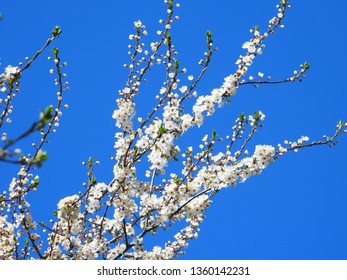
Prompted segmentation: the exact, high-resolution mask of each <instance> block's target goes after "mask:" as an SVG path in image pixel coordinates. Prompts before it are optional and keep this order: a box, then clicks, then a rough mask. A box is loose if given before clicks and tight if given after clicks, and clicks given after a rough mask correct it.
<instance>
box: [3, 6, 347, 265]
mask: <svg viewBox="0 0 347 280" xmlns="http://www.w3.org/2000/svg"><path fill="white" fill-rule="evenodd" d="M180 4H181V8H179V10H178V11H177V13H178V15H179V16H180V20H179V21H178V22H177V23H176V25H175V27H174V29H173V31H172V36H173V40H174V44H175V46H176V49H177V50H178V52H179V59H180V64H181V65H183V66H184V67H186V68H187V69H188V71H191V73H192V74H194V73H198V72H197V71H198V70H199V68H198V65H197V62H198V61H199V59H200V58H202V54H203V51H204V46H205V32H206V30H207V29H210V30H211V31H212V32H213V36H214V43H215V45H216V46H218V47H219V51H218V52H216V53H215V54H214V56H213V61H212V64H211V67H210V69H209V70H208V72H207V74H206V77H205V79H204V80H203V81H202V82H201V84H200V86H199V88H198V92H199V93H201V94H206V93H208V92H209V91H210V90H212V89H213V88H215V87H219V86H220V85H221V83H222V81H223V78H224V77H225V76H227V75H229V74H230V73H232V72H233V71H235V69H236V66H235V64H234V62H235V61H236V59H237V58H238V56H239V55H240V54H242V49H241V45H242V43H243V42H245V41H247V40H248V39H249V38H250V33H249V29H250V28H252V27H254V26H255V25H259V26H260V30H265V28H266V27H267V23H268V20H269V19H270V18H271V17H272V16H274V15H275V14H276V13H277V12H276V8H275V6H276V4H277V1H276V0H274V1H272V0H265V1H255V0H248V1H228V0H218V1H207V0H202V1H181V2H180ZM291 4H292V9H290V10H289V12H288V13H287V16H286V18H285V20H284V24H285V28H284V29H283V30H282V29H281V30H279V31H278V32H277V33H276V35H275V36H271V37H270V38H268V40H267V41H266V48H265V50H264V53H263V55H261V56H260V57H259V58H258V59H257V60H256V62H255V63H254V65H253V67H252V69H251V70H250V72H249V74H253V75H256V73H258V72H259V71H261V72H264V73H265V75H271V76H272V77H273V79H281V78H286V77H288V76H290V75H291V74H292V72H293V70H295V69H297V70H298V69H299V65H300V64H301V63H303V62H304V61H308V62H309V63H310V65H311V69H310V71H309V72H308V73H307V78H306V79H305V80H304V81H303V82H302V83H293V84H281V85H274V86H263V87H260V88H259V89H254V88H253V87H251V86H250V87H242V88H240V90H239V91H238V93H237V95H236V96H235V97H234V99H233V100H232V102H231V104H229V105H228V106H226V107H224V108H223V109H222V110H220V111H218V112H217V113H216V114H215V115H214V116H213V117H212V118H210V119H208V120H206V122H205V124H206V127H205V128H203V129H201V130H194V133H196V134H194V135H193V137H192V139H199V138H202V136H203V135H204V134H205V133H206V132H209V131H211V129H216V130H217V133H219V134H220V135H225V134H227V133H228V129H229V130H230V128H231V126H232V125H233V121H234V119H235V118H236V117H237V116H238V115H239V114H240V113H242V112H245V113H246V114H252V113H253V112H254V111H255V110H261V111H263V112H264V113H265V114H266V116H267V118H266V121H265V126H264V128H263V129H262V130H260V131H259V133H258V134H257V135H256V136H255V138H254V139H253V141H252V142H251V143H250V144H251V146H250V148H249V150H252V148H251V147H252V145H253V146H254V145H255V144H272V145H276V144H277V143H283V141H284V140H285V139H288V140H296V139H298V138H300V137H301V136H302V135H307V136H309V137H310V138H311V139H312V140H315V139H317V140H320V139H321V137H322V135H324V134H327V135H329V134H333V133H334V128H335V125H336V123H337V121H339V120H340V119H343V120H345V121H347V111H346V108H347V106H346V105H347V97H346V93H347V91H346V89H347V84H346V82H345V80H346V77H345V73H346V71H345V63H346V61H347V53H346V50H345V46H346V43H347V39H346V30H347V24H346V21H345V20H344V18H345V14H344V11H345V8H346V4H345V2H344V1H342V0H338V1H334V2H329V3H326V2H322V1H314V2H313V1H292V3H291ZM165 10H166V8H165V5H164V4H163V3H162V1H161V0H157V1H154V0H153V1H139V0H133V1H110V0H107V1H67V0H61V1H50V0H34V1H9V0H3V1H1V5H0V11H1V12H2V13H3V15H4V19H3V21H2V22H1V23H0V34H1V44H0V58H1V63H2V67H5V66H7V65H8V64H11V65H16V64H17V63H18V62H19V61H23V60H24V57H26V56H29V57H30V56H32V55H33V54H34V53H35V51H37V50H38V49H39V48H40V47H41V46H42V45H43V43H44V42H45V40H46V39H47V38H48V37H49V36H50V33H51V30H52V28H53V27H54V26H55V25H60V26H61V28H62V30H63V33H62V35H61V36H60V38H59V39H58V40H57V41H56V42H55V43H54V45H56V46H57V47H58V48H59V49H60V53H61V57H62V58H63V60H66V61H67V62H68V67H67V68H66V72H67V74H68V79H67V80H68V81H69V83H70V87H71V90H70V91H69V92H68V93H67V94H66V96H65V102H66V103H68V104H69V109H68V110H67V111H64V115H63V117H62V119H61V126H60V127H59V128H58V132H57V134H56V135H53V136H51V138H50V140H51V142H50V144H49V145H48V146H46V149H47V151H48V153H49V157H50V158H49V160H48V161H47V162H46V163H45V164H44V167H43V168H42V169H40V170H38V172H37V173H38V174H39V175H40V182H41V183H40V187H39V190H38V192H37V193H36V194H35V195H34V196H32V197H30V201H31V204H32V206H33V214H34V215H35V218H36V219H37V220H47V219H49V218H50V213H52V211H53V210H54V209H55V208H56V203H57V202H58V201H59V199H61V198H62V197H65V196H67V195H72V194H74V193H77V192H78V191H79V190H80V189H81V186H82V183H83V182H84V181H86V169H85V167H83V166H82V165H81V162H82V161H86V160H87V159H88V157H89V156H93V158H94V159H96V160H99V161H100V162H101V165H100V166H98V167H97V168H96V177H97V178H98V179H99V180H100V181H105V182H109V181H110V180H111V179H112V162H111V160H110V157H111V156H112V155H114V149H113V144H114V138H113V136H114V133H115V132H116V127H115V125H114V120H113V119H112V118H111V115H112V112H113V110H114V109H115V106H116V103H115V99H116V98H117V97H118V96H117V91H118V89H121V88H123V87H124V84H125V81H126V76H127V71H126V70H125V69H123V68H122V65H123V64H124V63H128V62H129V57H128V55H127V51H128V49H127V45H128V44H129V41H128V35H129V34H130V33H131V32H133V21H134V20H138V19H141V21H142V22H143V23H144V24H145V25H146V27H147V30H148V32H149V36H148V37H149V39H151V38H154V40H156V39H157V37H156V35H155V33H156V30H157V29H158V28H159V24H158V19H159V18H163V17H165V16H166V12H165ZM48 55H50V54H49V53H46V54H45V55H43V56H42V57H41V58H40V59H39V60H38V61H37V63H35V65H33V66H32V68H31V69H30V71H27V72H26V73H25V75H24V77H23V80H22V90H21V93H20V94H19V96H18V98H17V100H16V101H15V103H14V113H13V116H12V119H13V123H12V125H11V127H9V128H8V131H9V133H11V132H12V133H14V135H15V132H16V131H17V132H18V131H21V130H20V129H24V128H26V127H28V126H30V124H31V123H32V121H33V120H35V119H37V116H38V113H39V111H40V109H43V108H45V107H46V106H47V105H48V104H50V103H52V102H54V100H55V92H56V89H55V88H54V86H53V78H52V75H51V74H49V69H50V68H51V67H52V66H51V65H50V64H49V62H48V61H47V56H48ZM152 79H153V82H156V83H153V87H152V88H147V90H146V93H144V94H146V95H148V97H151V96H152V97H153V96H154V95H156V94H157V92H158V90H159V88H160V87H161V82H162V80H161V79H160V77H156V76H154V77H152ZM148 97H147V96H145V97H143V99H140V100H139V102H140V104H141V109H142V108H145V105H146V102H147V100H148V99H149V98H148ZM23 145H24V144H23ZM23 148H24V147H23ZM30 149H31V148H30V146H27V147H26V151H28V152H29V151H30ZM346 154H347V138H346V136H342V137H341V138H340V141H339V144H338V145H337V146H336V147H334V148H329V147H327V146H323V147H314V148H311V149H306V150H301V151H300V152H299V153H297V154H287V155H286V156H285V157H283V158H281V159H280V160H278V161H277V162H276V163H274V164H272V165H270V166H269V167H268V168H267V169H266V170H264V172H263V174H261V175H260V176H255V177H253V178H251V179H249V180H248V181H246V183H245V184H240V185H238V186H237V187H236V188H230V189H226V190H224V191H222V192H221V193H220V194H219V195H218V196H217V197H215V199H214V203H213V204H212V206H211V208H210V209H208V211H207V212H206V217H207V218H206V220H205V222H204V224H203V225H202V227H201V232H200V237H199V238H198V239H197V240H195V241H193V242H191V244H190V246H189V248H188V249H187V254H186V255H185V256H183V257H182V259H346V258H347V237H346V236H347V203H346V202H347V189H346V185H347V183H346V182H347V172H346V162H345V161H346V160H345V157H346ZM0 164H1V167H0V176H1V189H3V188H5V187H6V186H7V185H8V182H9V181H10V179H11V177H12V175H10V176H9V174H11V173H12V174H13V175H14V174H15V170H16V169H14V168H13V166H8V165H4V164H3V163H0ZM157 241H158V243H162V242H164V241H165V239H163V238H162V237H160V236H158V239H157Z"/></svg>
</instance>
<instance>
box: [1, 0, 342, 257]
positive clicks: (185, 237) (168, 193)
mask: <svg viewBox="0 0 347 280" xmlns="http://www.w3.org/2000/svg"><path fill="white" fill-rule="evenodd" d="M164 2H165V4H166V5H167V9H166V13H167V14H166V19H165V20H163V19H161V20H159V23H160V24H161V25H162V28H161V30H158V31H157V32H156V34H157V36H158V37H157V39H155V40H153V41H152V42H150V43H148V44H146V43H145V42H146V40H145V39H144V38H145V37H146V36H148V34H149V32H148V31H147V29H146V26H145V25H144V24H143V23H142V21H141V20H136V21H135V22H134V30H135V31H134V34H130V35H129V40H130V41H131V44H130V45H129V52H128V54H129V56H130V63H129V64H125V65H124V67H125V68H126V69H127V70H128V71H129V75H128V79H127V81H126V84H125V86H124V88H123V89H122V90H120V91H119V97H118V98H117V99H116V106H117V108H116V109H115V110H114V112H113V115H112V117H113V118H114V119H115V126H116V127H117V132H116V133H115V143H114V148H115V153H114V155H113V156H112V160H113V161H114V167H113V179H112V181H111V182H109V183H105V182H102V181H98V180H97V179H96V177H95V176H94V166H95V165H98V164H99V162H97V161H94V160H93V159H92V158H90V159H89V160H88V163H83V164H84V165H86V166H87V168H88V182H87V183H85V184H84V187H85V189H84V190H83V191H81V192H79V193H78V194H72V195H70V196H67V197H65V198H62V199H61V200H60V201H59V202H58V203H57V210H56V212H55V217H54V219H52V220H50V221H49V223H43V222H36V221H35V220H34V219H33V217H32V216H31V212H30V204H29V203H28V202H27V200H26V194H27V193H29V192H31V191H35V190H36V189H37V186H38V183H39V178H38V177H37V176H34V173H33V170H32V169H33V166H34V165H40V164H42V161H44V160H45V159H46V154H45V152H44V151H42V146H43V145H44V144H45V143H46V138H47V136H48V135H49V134H50V132H51V131H54V130H52V128H53V127H58V124H59V117H60V116H61V115H62V111H61V108H62V107H67V106H63V105H62V94H63V91H64V90H66V89H68V84H67V83H63V82H62V79H63V78H64V77H65V75H64V74H63V73H62V72H61V67H63V66H66V63H63V64H61V62H60V58H59V56H58V49H56V48H54V49H53V53H54V57H50V59H51V60H53V62H54V65H55V69H51V70H50V72H51V73H52V74H56V75H57V78H56V80H55V83H56V85H57V86H58V87H59V91H58V94H57V105H56V106H55V108H54V107H53V106H49V107H48V108H47V109H46V111H44V112H42V114H41V116H40V120H39V121H38V122H36V123H35V125H34V126H33V127H32V128H31V130H29V131H28V133H29V134H30V133H33V132H35V131H37V130H38V131H40V136H41V140H40V141H39V142H38V143H34V145H33V146H34V148H35V153H34V155H24V154H22V155H21V158H20V159H19V160H18V163H20V164H21V168H20V170H19V172H18V174H17V176H16V177H14V178H13V179H12V181H11V183H10V186H9V190H8V191H4V192H3V193H2V194H1V195H0V259H15V258H17V259H29V258H34V257H33V256H32V255H35V257H37V258H40V259H110V260H116V259H173V258H176V257H178V256H179V255H180V254H183V253H184V252H185V250H186V248H187V247H188V245H189V241H190V240H192V239H195V238H198V235H199V231H200V229H199V227H200V225H201V223H202V222H203V220H204V218H205V216H204V215H205V211H206V209H207V208H208V207H210V206H211V204H212V201H213V197H214V196H215V195H217V194H218V192H219V191H220V190H221V189H224V188H228V187H230V186H236V185H237V184H239V183H243V182H245V181H246V180H247V179H248V178H250V177H251V176H254V175H257V174H260V173H262V171H263V170H264V169H265V168H266V167H268V165H269V164H270V163H272V162H274V161H276V160H277V159H278V158H279V157H281V156H283V155H284V154H286V153H287V152H289V151H298V150H299V149H302V148H305V147H311V146H316V145H324V144H327V145H334V144H335V143H336V137H338V136H339V135H340V134H341V133H343V132H346V129H345V128H346V126H347V123H346V124H344V123H343V122H339V123H338V125H337V127H336V131H335V134H334V136H332V137H324V138H323V139H322V140H321V141H314V142H308V141H309V138H308V137H306V136H302V137H301V138H299V139H298V140H296V141H284V143H283V144H278V145H277V146H272V145H260V144H259V145H255V147H254V148H248V147H249V143H250V140H251V139H252V138H253V136H254V135H255V133H256V132H258V130H259V129H260V128H261V127H262V123H263V121H264V120H265V114H264V113H263V112H261V111H256V112H254V114H252V115H249V116H247V115H246V114H244V113H242V114H240V116H239V117H238V118H237V119H236V120H235V125H234V126H233V127H232V132H231V135H227V136H225V137H223V136H220V137H219V135H218V137H217V133H216V131H214V130H213V131H212V132H211V135H205V136H204V137H203V138H202V139H201V143H200V145H199V147H198V148H197V147H193V146H188V147H184V146H183V145H182V144H181V143H180V142H179V140H180V138H181V137H182V136H183V135H184V134H186V133H187V132H188V131H189V130H191V129H192V128H193V127H201V126H202V125H203V124H204V120H205V118H207V117H212V116H213V114H214V112H215V111H216V110H218V108H220V107H222V106H224V105H226V104H228V103H229V101H230V98H233V97H234V96H235V95H236V93H237V91H238V90H239V88H240V86H242V85H247V84H252V85H259V84H263V83H283V82H293V81H296V80H300V79H301V78H303V77H304V73H305V72H306V71H307V70H308V68H309V66H308V63H304V64H303V65H301V70H300V71H299V72H297V71H295V72H294V75H293V76H292V77H289V78H286V79H284V80H280V81H272V80H271V78H270V77H267V78H265V79H264V78H263V77H264V74H263V73H261V72H259V73H258V77H259V80H258V81H255V80H254V77H252V76H250V77H249V78H248V80H247V79H245V76H246V75H247V73H248V70H249V68H250V67H251V66H252V64H253V61H254V60H255V59H256V57H257V56H259V55H261V54H262V52H263V49H264V48H265V44H264V41H265V40H266V38H267V37H268V36H269V35H272V34H274V33H275V30H276V29H277V28H283V24H282V20H283V18H284V16H285V13H286V11H287V9H288V8H290V5H289V3H288V1H287V0H281V2H280V4H279V5H278V6H277V7H276V8H277V15H276V16H275V17H273V18H272V19H271V20H270V21H269V25H268V28H267V30H266V32H264V33H261V32H260V30H259V27H255V28H254V29H252V30H251V34H252V36H251V39H250V40H249V41H247V42H244V43H243V44H242V48H243V50H244V52H245V53H244V54H242V55H240V56H239V57H238V59H237V60H236V68H237V69H236V70H235V71H234V72H233V73H231V74H230V75H228V76H227V77H225V78H224V80H222V82H221V84H220V85H219V86H216V87H214V88H213V90H212V91H210V92H209V93H204V94H200V93H198V92H197V90H196V87H197V84H198V83H199V82H200V80H201V79H202V77H203V76H204V73H205V72H206V70H207V68H208V66H209V64H210V62H211V57H212V55H213V54H214V52H215V51H216V48H215V47H214V45H213V40H212V33H211V32H210V31H207V32H206V37H207V46H206V52H205V53H204V58H203V59H201V60H200V61H199V65H200V66H201V70H200V73H199V75H197V76H196V77H195V78H194V75H192V74H190V73H187V70H186V68H182V66H181V65H180V62H179V60H178V52H177V50H176V49H175V46H174V44H173V40H172V38H171V34H170V30H172V28H173V25H174V22H175V21H177V20H178V19H179V17H178V16H177V15H175V12H176V9H177V8H178V7H180V5H179V4H174V1H173V0H165V1H164ZM60 33H61V31H60V29H59V28H58V27H56V28H55V29H54V30H53V32H52V38H51V39H50V40H48V41H47V43H46V45H45V46H48V44H49V43H50V42H51V41H52V40H53V39H55V37H57V36H58V35H59V34H60ZM147 46H148V48H147ZM41 52H42V51H41ZM36 57H37V56H36ZM36 57H34V58H33V59H31V60H29V59H28V60H27V64H26V65H24V66H23V65H22V66H21V67H12V66H8V67H7V68H5V70H4V73H3V74H1V75H0V79H1V84H0V88H1V92H3V93H6V94H7V96H10V97H7V99H5V100H7V101H5V104H6V106H5V109H4V112H5V113H3V115H2V116H1V121H2V120H3V119H4V118H5V116H7V115H8V114H9V113H10V111H11V110H12V108H10V105H9V104H10V100H11V99H12V97H13V96H12V94H13V92H12V91H13V90H14V89H15V88H16V87H19V84H16V82H17V79H19V78H20V74H22V72H23V70H25V69H27V68H28V66H27V65H30V64H31V63H33V61H34V60H35V59H36ZM154 67H162V68H161V69H162V70H163V71H164V72H165V77H166V78H165V81H164V82H163V84H162V85H161V86H160V88H159V89H158V94H157V95H156V102H157V103H156V104H155V105H154V107H153V108H152V109H150V110H149V111H148V115H147V116H145V117H140V116H139V117H137V118H136V112H137V110H136V105H137V104H136V102H135V97H136V96H138V95H140V94H141V90H142V85H143V84H144V83H145V82H146V77H147V74H148V73H149V71H151V70H152V68H154ZM182 77H184V78H185V79H182ZM182 81H188V82H187V83H184V82H182ZM7 85H9V86H7ZM188 99H190V100H192V106H190V107H188V106H187V107H185V106H184V104H186V101H187V100H188ZM1 102H2V100H1ZM1 124H2V123H1ZM45 125H47V126H45ZM45 127H47V128H46V130H45ZM5 136H6V134H3V141H4V142H6V137H5ZM224 142H227V145H225V146H223V147H222V149H219V148H218V147H217V146H218V145H219V144H221V143H224ZM13 144H16V143H11V144H5V146H4V147H2V148H0V159H3V160H9V158H8V157H9V155H15V154H18V151H17V152H15V151H12V152H11V151H10V148H12V145H13ZM249 149H252V151H253V153H252V154H250V152H249ZM5 151H6V152H5ZM5 154H6V156H5ZM174 161H176V162H178V163H177V164H178V165H179V168H178V169H177V170H178V171H176V169H175V172H174V170H170V171H169V167H170V164H171V163H173V162H174ZM167 171H169V172H167ZM173 224H176V225H175V227H173ZM173 228H175V229H176V228H180V229H179V230H178V231H177V232H174V233H173V234H172V236H171V240H168V241H167V242H166V243H165V244H164V245H163V246H159V245H157V246H154V247H153V248H148V246H147V245H146V242H145V238H147V237H148V236H149V235H153V236H155V235H157V234H162V233H163V232H164V231H170V230H171V229H173ZM38 229H42V230H43V232H44V234H42V236H41V234H40V235H39V234H38ZM23 236H26V237H27V239H25V240H27V242H26V243H25V244H24V245H20V241H21V240H23ZM45 238H46V239H45Z"/></svg>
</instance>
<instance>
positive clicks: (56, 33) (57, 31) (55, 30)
mask: <svg viewBox="0 0 347 280" xmlns="http://www.w3.org/2000/svg"><path fill="white" fill-rule="evenodd" d="M62 32H63V31H62V30H61V29H60V26H59V25H56V26H55V27H54V28H53V31H52V36H53V37H54V38H55V37H57V36H59V35H60V34H61V33H62Z"/></svg>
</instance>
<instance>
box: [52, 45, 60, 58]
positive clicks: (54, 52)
mask: <svg viewBox="0 0 347 280" xmlns="http://www.w3.org/2000/svg"><path fill="white" fill-rule="evenodd" d="M52 52H53V54H54V58H58V54H59V49H58V48H56V47H53V48H52Z"/></svg>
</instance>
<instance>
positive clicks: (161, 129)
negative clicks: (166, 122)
mask: <svg viewBox="0 0 347 280" xmlns="http://www.w3.org/2000/svg"><path fill="white" fill-rule="evenodd" d="M166 132H167V129H166V128H165V127H164V126H163V125H162V126H160V127H159V129H158V136H159V137H160V136H162V135H164V134H165V133H166Z"/></svg>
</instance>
